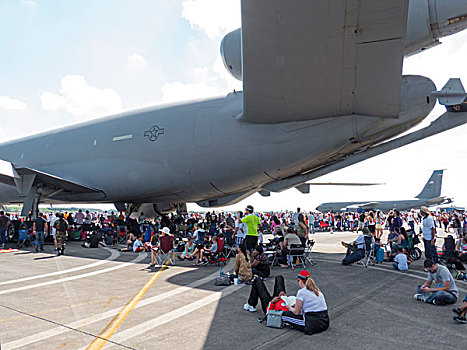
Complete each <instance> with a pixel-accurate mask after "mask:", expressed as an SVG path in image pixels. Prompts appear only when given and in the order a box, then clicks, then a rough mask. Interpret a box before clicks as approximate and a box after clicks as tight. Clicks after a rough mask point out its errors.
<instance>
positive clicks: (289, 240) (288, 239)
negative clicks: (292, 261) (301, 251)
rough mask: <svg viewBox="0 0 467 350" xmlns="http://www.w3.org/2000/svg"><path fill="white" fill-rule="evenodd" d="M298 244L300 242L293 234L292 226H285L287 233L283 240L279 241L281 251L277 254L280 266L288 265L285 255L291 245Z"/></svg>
mask: <svg viewBox="0 0 467 350" xmlns="http://www.w3.org/2000/svg"><path fill="white" fill-rule="evenodd" d="M292 244H294V245H299V244H302V241H301V240H300V238H299V237H298V236H297V235H296V234H295V232H294V230H293V228H291V227H289V228H287V234H286V235H285V237H284V241H283V242H281V243H280V247H281V252H280V253H279V254H277V258H278V261H279V263H280V265H281V267H284V268H286V267H288V266H289V265H288V264H287V263H288V262H287V255H288V254H289V251H290V247H291V245H292Z"/></svg>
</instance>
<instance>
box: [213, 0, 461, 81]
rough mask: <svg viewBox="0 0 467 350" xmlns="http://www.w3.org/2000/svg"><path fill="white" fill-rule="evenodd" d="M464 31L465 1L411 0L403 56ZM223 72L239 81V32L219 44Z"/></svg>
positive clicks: (227, 36)
mask: <svg viewBox="0 0 467 350" xmlns="http://www.w3.org/2000/svg"><path fill="white" fill-rule="evenodd" d="M465 28H467V1H466V0H410V1H409V13H408V20H407V34H406V43H405V55H406V56H409V55H413V54H416V53H419V52H421V51H424V50H426V49H428V48H430V47H433V46H436V45H438V44H440V42H439V39H440V38H442V37H445V36H448V35H451V34H455V33H458V32H460V31H462V30H463V29H465ZM220 51H221V56H222V60H223V61H224V65H225V68H226V69H227V70H228V71H229V73H230V74H231V75H232V76H233V77H234V78H235V79H238V80H242V78H243V73H242V31H241V29H240V28H239V29H236V30H234V31H233V32H230V33H228V34H227V35H226V36H225V37H224V38H223V39H222V42H221V47H220Z"/></svg>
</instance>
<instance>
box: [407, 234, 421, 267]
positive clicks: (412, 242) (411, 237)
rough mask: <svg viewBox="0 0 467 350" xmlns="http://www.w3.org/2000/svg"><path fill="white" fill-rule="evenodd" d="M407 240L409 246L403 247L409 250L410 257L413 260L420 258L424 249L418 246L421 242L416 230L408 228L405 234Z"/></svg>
mask: <svg viewBox="0 0 467 350" xmlns="http://www.w3.org/2000/svg"><path fill="white" fill-rule="evenodd" d="M405 236H406V240H407V246H406V247H403V248H405V249H406V250H407V254H409V258H410V259H412V261H415V260H418V259H420V258H421V257H422V251H421V250H420V248H418V247H417V245H418V244H420V239H419V238H418V235H417V234H416V233H415V231H414V230H408V231H407V232H406V234H405Z"/></svg>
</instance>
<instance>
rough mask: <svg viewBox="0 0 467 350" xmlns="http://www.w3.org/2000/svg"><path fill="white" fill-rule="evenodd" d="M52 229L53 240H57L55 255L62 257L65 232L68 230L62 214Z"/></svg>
mask: <svg viewBox="0 0 467 350" xmlns="http://www.w3.org/2000/svg"><path fill="white" fill-rule="evenodd" d="M54 227H55V229H56V233H55V238H56V240H57V255H63V254H64V252H65V244H66V232H67V230H68V223H67V222H66V220H65V219H64V218H63V214H59V217H58V220H57V221H55V224H54Z"/></svg>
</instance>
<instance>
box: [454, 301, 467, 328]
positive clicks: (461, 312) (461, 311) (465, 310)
mask: <svg viewBox="0 0 467 350" xmlns="http://www.w3.org/2000/svg"><path fill="white" fill-rule="evenodd" d="M452 312H454V313H455V314H456V315H457V316H454V317H453V319H454V321H456V322H457V323H464V324H465V323H467V319H466V318H465V316H466V314H467V294H466V295H465V298H464V300H463V303H462V306H461V307H455V308H454V309H452Z"/></svg>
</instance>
